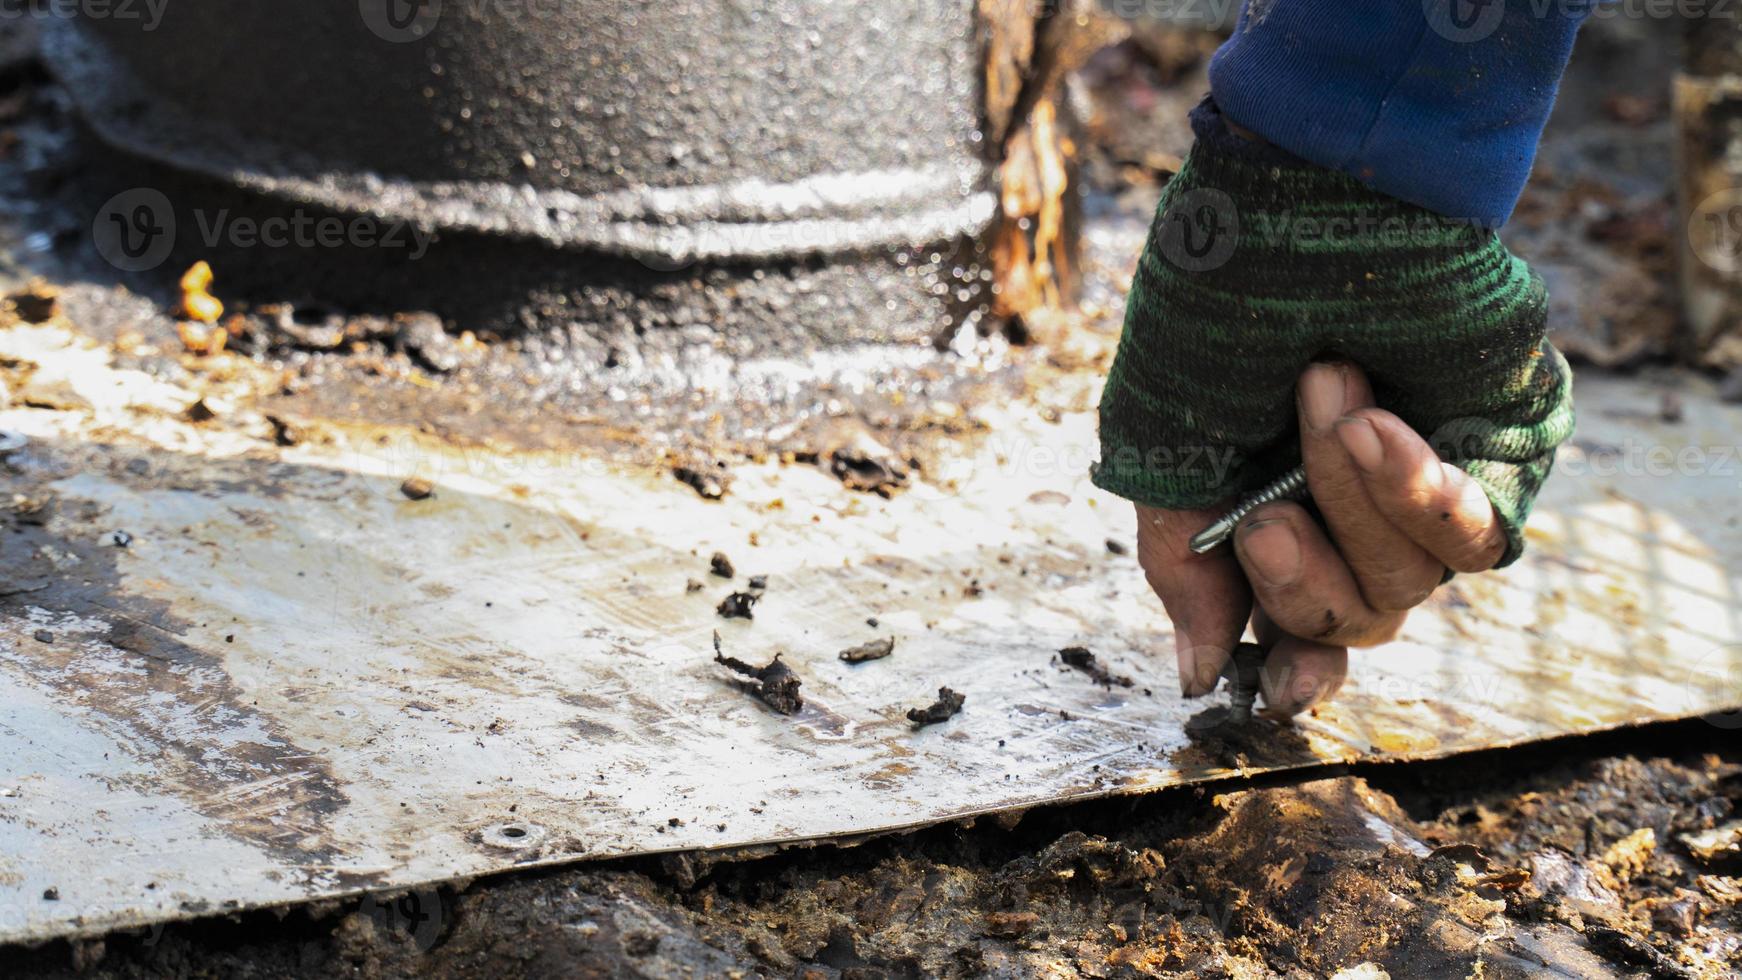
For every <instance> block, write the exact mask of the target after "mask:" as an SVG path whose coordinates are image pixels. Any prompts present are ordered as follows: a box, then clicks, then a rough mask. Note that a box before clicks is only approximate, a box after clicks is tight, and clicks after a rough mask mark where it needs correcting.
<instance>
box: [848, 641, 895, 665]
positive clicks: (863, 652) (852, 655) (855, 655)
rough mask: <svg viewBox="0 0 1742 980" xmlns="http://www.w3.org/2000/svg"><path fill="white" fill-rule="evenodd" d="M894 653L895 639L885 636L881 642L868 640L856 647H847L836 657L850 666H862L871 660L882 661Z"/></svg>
mask: <svg viewBox="0 0 1742 980" xmlns="http://www.w3.org/2000/svg"><path fill="white" fill-rule="evenodd" d="M894 652H895V637H893V636H886V637H884V638H883V639H881V640H870V641H868V642H865V643H861V644H859V645H858V646H852V647H848V648H847V649H845V650H842V651H841V652H840V653H839V654H837V656H839V657H840V658H841V659H842V660H843V661H845V662H847V663H850V664H862V663H865V662H867V661H871V660H882V659H883V658H884V657H887V656H889V655H890V654H892V653H894Z"/></svg>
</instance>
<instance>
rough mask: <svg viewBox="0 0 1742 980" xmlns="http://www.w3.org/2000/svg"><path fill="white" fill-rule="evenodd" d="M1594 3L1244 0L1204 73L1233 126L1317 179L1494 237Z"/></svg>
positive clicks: (1588, 0) (1525, 170)
mask: <svg viewBox="0 0 1742 980" xmlns="http://www.w3.org/2000/svg"><path fill="white" fill-rule="evenodd" d="M1594 5H1595V0H1248V2H1247V4H1246V9H1245V10H1244V11H1242V12H1241V15H1240V20H1239V22H1238V24H1237V25H1236V26H1235V28H1234V34H1233V36H1232V37H1230V38H1229V39H1228V41H1227V42H1226V43H1224V44H1223V45H1222V46H1221V48H1220V49H1218V50H1217V51H1216V54H1215V57H1214V58H1213V59H1212V60H1211V62H1210V93H1211V95H1212V96H1213V97H1214V98H1215V100H1216V104H1217V105H1218V106H1219V107H1220V108H1221V110H1222V112H1223V113H1224V114H1225V115H1226V116H1227V118H1228V119H1230V120H1232V121H1234V122H1235V123H1238V124H1239V125H1241V126H1243V127H1245V128H1247V129H1250V130H1252V131H1253V132H1256V133H1258V134H1259V135H1260V136H1263V137H1264V138H1265V139H1266V140H1268V141H1270V142H1272V143H1274V144H1276V145H1277V146H1280V147H1282V148H1283V149H1285V150H1289V151H1291V152H1293V153H1295V154H1296V155H1298V156H1301V157H1304V158H1306V159H1307V160H1310V161H1312V162H1313V163H1316V164H1318V165H1320V166H1322V167H1328V168H1331V169H1334V170H1340V171H1343V172H1345V173H1348V174H1351V175H1353V176H1354V177H1356V178H1357V179H1359V180H1361V181H1363V182H1365V183H1366V184H1367V185H1368V186H1370V187H1372V188H1374V189H1375V190H1378V191H1381V192H1383V193H1386V194H1390V195H1391V196H1393V197H1396V198H1400V199H1402V200H1405V201H1409V202H1410V203H1412V204H1418V205H1421V206H1422V207H1425V208H1427V209H1429V210H1431V211H1436V212H1439V213H1440V214H1444V215H1447V216H1450V217H1455V218H1462V219H1468V220H1471V221H1475V222H1477V223H1479V224H1482V225H1484V226H1488V227H1498V226H1499V225H1501V224H1503V223H1504V222H1505V221H1506V218H1507V217H1508V216H1509V215H1511V213H1512V208H1513V205H1515V204H1516V203H1517V201H1518V195H1519V193H1520V192H1521V191H1522V190H1523V189H1524V182H1525V180H1526V179H1527V178H1528V177H1529V176H1530V166H1531V162H1532V161H1533V160H1534V159H1535V157H1536V144H1537V140H1538V138H1539V137H1540V136H1541V135H1542V127H1543V124H1544V123H1545V122H1546V121H1547V120H1548V113H1549V109H1550V108H1552V107H1553V105H1554V98H1555V90H1556V88H1557V87H1558V86H1559V84H1560V78H1561V73H1562V72H1563V71H1565V69H1566V64H1567V59H1568V57H1569V56H1570V55H1571V53H1572V47H1573V36H1574V35H1575V34H1576V33H1577V32H1578V29H1579V25H1580V24H1582V23H1583V22H1584V20H1585V18H1586V16H1587V15H1588V14H1589V13H1590V11H1591V8H1592V7H1593V6H1594Z"/></svg>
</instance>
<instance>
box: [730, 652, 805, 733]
mask: <svg viewBox="0 0 1742 980" xmlns="http://www.w3.org/2000/svg"><path fill="white" fill-rule="evenodd" d="M714 663H717V664H720V665H721V666H723V667H726V668H727V669H729V670H732V671H734V672H736V673H739V674H743V675H744V676H745V677H748V678H750V679H751V680H753V681H755V683H754V684H750V683H744V682H740V683H741V685H742V686H743V687H744V689H745V690H747V691H749V692H750V693H752V694H754V695H756V696H757V697H758V698H760V699H761V700H762V702H763V703H764V704H766V705H768V706H769V707H770V708H773V709H774V710H775V711H778V712H780V713H781V714H783V715H796V714H798V712H799V709H800V708H803V707H804V699H803V698H801V697H799V694H798V689H799V686H800V684H801V683H802V682H801V681H800V680H799V677H798V675H797V674H795V673H793V671H792V668H791V667H788V666H787V665H786V664H784V663H782V662H781V660H780V654H778V653H777V654H775V655H774V659H773V660H771V661H769V662H768V663H766V664H764V665H762V666H761V667H752V666H750V665H749V664H747V663H745V662H744V661H742V660H739V659H738V658H736V657H728V656H726V654H725V653H724V652H723V651H722V650H721V649H720V634H719V633H718V632H716V633H715V634H714Z"/></svg>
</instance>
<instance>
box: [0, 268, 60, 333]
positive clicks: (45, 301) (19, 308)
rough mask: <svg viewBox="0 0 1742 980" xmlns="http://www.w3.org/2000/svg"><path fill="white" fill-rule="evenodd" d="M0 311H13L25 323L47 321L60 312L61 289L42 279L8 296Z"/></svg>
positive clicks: (34, 280)
mask: <svg viewBox="0 0 1742 980" xmlns="http://www.w3.org/2000/svg"><path fill="white" fill-rule="evenodd" d="M0 312H7V313H11V314H12V315H14V316H16V317H18V319H20V320H23V321H24V322H25V323H45V322H47V321H49V320H52V319H54V318H55V316H56V315H57V314H59V313H60V290H59V289H57V288H55V287H54V286H51V285H49V284H48V283H47V282H44V281H43V280H41V279H32V280H31V281H30V283H29V285H27V286H25V287H24V288H23V289H21V290H19V291H18V292H15V293H9V294H7V296H6V303H5V305H4V306H3V307H0Z"/></svg>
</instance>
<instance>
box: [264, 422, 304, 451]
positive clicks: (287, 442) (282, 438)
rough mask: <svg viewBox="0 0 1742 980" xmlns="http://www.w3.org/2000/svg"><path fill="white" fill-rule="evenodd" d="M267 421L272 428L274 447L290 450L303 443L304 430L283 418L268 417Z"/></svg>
mask: <svg viewBox="0 0 1742 980" xmlns="http://www.w3.org/2000/svg"><path fill="white" fill-rule="evenodd" d="M266 421H267V424H269V425H271V426H272V442H273V445H277V446H284V447H286V448H288V447H290V446H295V445H298V444H300V443H301V442H302V430H301V429H300V428H298V427H297V426H296V425H295V424H294V423H292V422H290V421H289V420H287V419H285V418H284V417H283V416H279V415H268V416H266Z"/></svg>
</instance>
